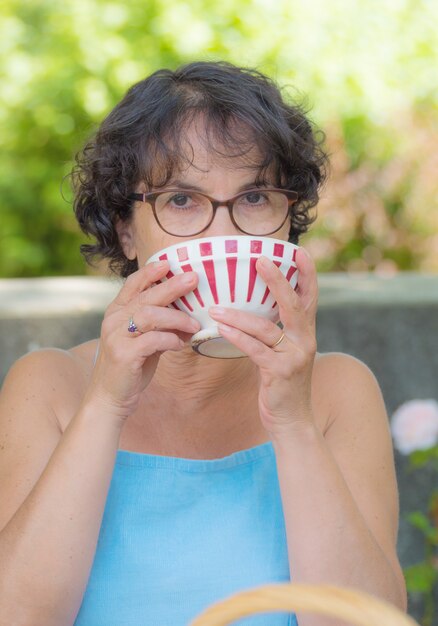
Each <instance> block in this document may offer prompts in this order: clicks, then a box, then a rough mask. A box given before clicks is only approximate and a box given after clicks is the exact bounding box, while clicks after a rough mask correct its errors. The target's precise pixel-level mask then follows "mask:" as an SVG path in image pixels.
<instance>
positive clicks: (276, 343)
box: [269, 333, 286, 348]
mask: <svg viewBox="0 0 438 626" xmlns="http://www.w3.org/2000/svg"><path fill="white" fill-rule="evenodd" d="M285 336H286V335H285V334H284V333H281V337H280V339H278V340H277V341H276V342H275V343H273V344H272V346H269V347H270V348H275V346H278V345H279V344H280V343H281V342H282V341H283V339H284V338H285Z"/></svg>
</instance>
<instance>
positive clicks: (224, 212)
mask: <svg viewBox="0 0 438 626" xmlns="http://www.w3.org/2000/svg"><path fill="white" fill-rule="evenodd" d="M236 234H242V233H241V232H240V231H239V230H238V228H236V226H234V224H233V222H232V220H231V215H230V211H229V210H228V207H227V206H226V205H225V204H220V205H219V206H218V207H217V209H216V213H215V216H214V218H213V221H212V223H211V224H210V226H209V227H208V228H207V229H206V230H205V231H204V232H203V233H202V234H201V235H200V236H201V237H207V236H210V235H211V236H212V237H213V236H216V235H217V236H219V235H236Z"/></svg>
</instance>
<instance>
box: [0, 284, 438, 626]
mask: <svg viewBox="0 0 438 626" xmlns="http://www.w3.org/2000/svg"><path fill="white" fill-rule="evenodd" d="M120 286H121V283H120V282H118V281H117V280H116V279H105V278H92V277H77V278H76V277H72V278H70V277H69V278H42V279H19V280H0V351H1V352H0V354H1V355H2V358H1V363H0V381H1V380H2V379H3V377H4V375H5V374H6V372H7V370H8V369H9V367H10V366H11V364H12V363H13V362H14V361H15V360H16V359H17V358H18V357H19V356H21V355H23V354H25V353H26V352H28V351H30V350H34V349H36V348H39V347H45V346H54V347H59V348H69V347H71V346H73V345H76V344H78V343H81V342H83V341H87V340H88V339H92V338H94V337H97V336H98V335H99V333H100V324H101V320H102V315H103V312H104V310H105V308H106V306H107V305H108V303H109V302H110V301H111V300H112V299H113V297H114V296H115V295H116V293H117V292H118V290H119V289H120ZM319 288H320V297H319V308H318V317H317V334H318V351H319V352H328V351H338V352H346V353H348V354H352V355H354V356H356V357H357V358H359V359H361V360H362V361H364V362H365V363H366V364H367V365H368V366H369V367H370V368H371V369H372V371H373V372H374V374H375V375H376V377H377V379H378V381H379V383H380V385H381V388H382V391H383V395H384V398H385V402H386V406H387V410H388V414H389V416H391V414H392V413H393V411H394V410H395V409H396V408H397V407H398V406H399V405H400V404H402V403H403V402H405V401H407V400H411V399H425V398H435V399H438V385H437V380H438V276H436V275H425V274H416V273H402V274H398V275H396V276H394V277H391V278H384V277H377V276H373V275H364V274H357V275H346V274H322V275H320V277H319ZM200 358H202V357H200ZM395 460H396V469H397V477H398V483H399V492H400V528H399V538H398V553H399V556H400V559H401V562H402V565H403V566H404V567H405V566H407V565H411V564H414V563H416V562H418V561H420V560H421V559H422V558H423V553H424V544H423V539H422V535H421V533H420V532H419V531H417V530H416V529H414V528H412V527H411V526H410V524H409V523H408V522H407V521H406V519H405V518H406V515H407V513H408V512H410V511H413V510H417V509H418V510H422V511H425V510H426V504H427V499H428V495H429V494H430V493H431V491H432V488H433V487H434V486H436V485H434V481H435V482H436V475H435V477H434V475H433V473H432V472H431V471H427V470H422V471H420V472H415V473H414V474H410V473H409V472H408V464H407V460H406V459H405V458H404V457H402V456H401V455H400V454H398V452H397V451H396V452H395ZM409 600H410V607H409V612H410V613H411V614H412V615H413V616H414V617H416V618H417V619H418V618H419V616H420V615H421V610H422V605H421V600H420V598H419V597H413V596H411V597H410V599H409ZM436 606H437V607H438V594H437V598H436ZM434 625H438V619H437V620H436V621H435V622H434Z"/></svg>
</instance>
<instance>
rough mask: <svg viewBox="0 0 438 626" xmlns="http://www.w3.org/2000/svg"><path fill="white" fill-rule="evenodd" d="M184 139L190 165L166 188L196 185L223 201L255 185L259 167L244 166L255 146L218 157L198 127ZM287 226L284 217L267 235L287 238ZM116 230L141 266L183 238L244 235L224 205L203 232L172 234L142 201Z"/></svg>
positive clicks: (254, 154)
mask: <svg viewBox="0 0 438 626" xmlns="http://www.w3.org/2000/svg"><path fill="white" fill-rule="evenodd" d="M187 140H188V142H190V145H191V147H192V148H193V159H192V164H190V165H188V164H187V166H185V167H184V168H183V169H180V170H178V171H176V172H175V174H174V176H173V177H172V179H171V180H170V181H169V182H168V184H167V185H166V188H178V187H179V186H180V183H183V184H184V187H186V188H187V187H188V188H196V189H198V188H199V190H200V191H202V192H203V193H205V194H206V195H208V196H211V197H213V198H216V199H217V200H227V199H228V198H231V197H232V196H235V195H236V194H238V193H239V192H240V191H243V190H245V189H247V188H248V187H249V186H254V187H255V186H256V185H255V180H256V176H257V174H258V171H259V169H258V167H256V166H254V168H249V167H248V163H252V162H253V163H257V162H259V161H260V159H259V158H257V157H258V156H259V155H258V151H257V149H256V148H254V149H253V151H251V152H249V153H248V154H247V155H245V157H243V158H242V157H229V158H222V157H221V158H219V156H218V155H217V154H216V153H214V152H209V151H208V149H207V148H206V147H205V145H204V143H205V142H203V141H201V140H200V139H199V130H197V129H196V127H192V128H191V129H189V130H188V131H187ZM190 154H191V153H190ZM269 182H270V185H271V186H275V185H274V181H272V183H271V181H269ZM136 191H137V192H139V193H143V192H146V191H148V190H147V189H146V187H145V185H144V184H142V185H139V187H138V188H137V189H136ZM160 191H161V190H160ZM289 225H290V220H289V219H287V220H286V223H285V224H284V225H283V226H282V228H281V229H280V230H278V231H276V232H275V233H273V234H272V235H271V237H274V238H276V239H283V240H285V241H287V239H288V235H289ZM117 231H118V234H119V239H120V242H121V245H122V247H123V251H124V253H125V256H126V257H127V258H128V259H131V260H133V259H135V258H137V260H138V265H139V267H141V266H142V265H144V264H145V263H146V261H147V259H148V258H149V257H150V256H151V255H152V254H155V253H156V252H158V251H159V250H161V249H163V248H166V247H167V246H170V245H172V244H175V243H178V242H181V241H184V239H185V240H188V239H196V238H201V237H209V236H217V235H243V234H244V233H242V232H241V231H239V230H238V229H237V228H236V227H235V226H234V224H233V223H232V221H231V219H230V215H229V212H228V209H227V207H222V206H220V207H219V208H218V210H217V211H216V215H215V218H214V220H213V222H212V223H211V224H210V226H209V227H208V228H207V229H206V230H205V231H203V232H202V233H199V234H198V235H195V236H190V237H184V238H183V237H175V236H173V235H169V234H168V233H166V232H165V231H164V230H162V229H161V228H160V226H159V225H158V224H157V222H156V220H155V218H154V215H153V212H152V209H151V206H150V205H149V204H146V203H143V202H138V203H136V206H135V208H134V212H133V217H132V219H131V220H130V221H129V223H123V222H121V221H120V222H119V223H118V224H117Z"/></svg>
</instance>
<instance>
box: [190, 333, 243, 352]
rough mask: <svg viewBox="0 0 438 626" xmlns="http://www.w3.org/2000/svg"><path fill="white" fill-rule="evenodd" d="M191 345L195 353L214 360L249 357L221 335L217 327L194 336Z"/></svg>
mask: <svg viewBox="0 0 438 626" xmlns="http://www.w3.org/2000/svg"><path fill="white" fill-rule="evenodd" d="M190 344H191V346H192V348H193V350H194V351H195V352H197V353H198V354H201V355H202V356H208V357H211V358H213V359H241V358H243V357H247V355H246V354H245V353H244V352H242V351H241V350H239V349H238V348H236V346H233V344H232V343H230V342H229V341H227V339H225V338H224V337H222V335H221V334H220V333H219V330H218V328H217V326H212V327H210V328H204V329H203V330H200V331H199V332H197V333H196V334H195V335H193V337H192V339H191V341H190Z"/></svg>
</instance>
